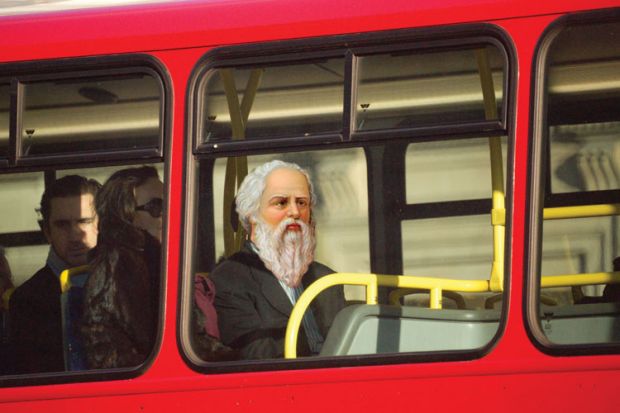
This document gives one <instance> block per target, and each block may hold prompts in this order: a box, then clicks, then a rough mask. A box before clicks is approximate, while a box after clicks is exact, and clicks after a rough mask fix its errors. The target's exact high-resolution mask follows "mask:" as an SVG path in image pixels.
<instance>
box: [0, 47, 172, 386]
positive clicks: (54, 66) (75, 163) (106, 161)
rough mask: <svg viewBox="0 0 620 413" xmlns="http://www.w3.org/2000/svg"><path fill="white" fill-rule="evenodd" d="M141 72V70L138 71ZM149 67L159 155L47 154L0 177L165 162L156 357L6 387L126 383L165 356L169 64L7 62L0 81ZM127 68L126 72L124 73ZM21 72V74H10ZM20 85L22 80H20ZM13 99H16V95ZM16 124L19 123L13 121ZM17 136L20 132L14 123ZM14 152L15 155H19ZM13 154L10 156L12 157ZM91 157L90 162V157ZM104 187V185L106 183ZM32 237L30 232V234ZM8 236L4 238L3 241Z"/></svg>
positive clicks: (148, 59) (137, 58)
mask: <svg viewBox="0 0 620 413" xmlns="http://www.w3.org/2000/svg"><path fill="white" fill-rule="evenodd" d="M136 68H140V69H141V70H138V71H137V72H136V70H133V72H132V69H136ZM147 68H148V70H149V72H152V74H153V75H154V77H155V79H156V80H157V81H158V83H159V85H160V88H161V89H160V91H161V105H160V120H161V123H160V127H159V135H160V139H159V148H158V149H157V150H156V151H152V150H151V151H144V150H129V149H128V150H123V151H93V152H92V153H87V154H80V155H79V156H45V157H43V156H42V157H39V158H37V159H36V161H34V162H25V163H21V162H20V163H15V162H13V163H9V162H7V163H6V164H0V173H2V174H4V173H6V174H13V173H22V172H40V173H42V174H44V176H45V181H46V185H48V180H50V179H52V178H54V177H55V172H56V171H59V170H64V169H76V168H87V169H96V168H98V167H103V166H119V167H120V166H123V165H126V166H131V165H152V164H158V163H162V164H163V176H162V177H161V179H162V181H163V182H164V194H163V196H164V205H163V212H162V216H163V217H164V219H163V226H162V242H161V248H162V253H161V261H160V264H161V272H160V281H159V289H160V290H159V297H158V303H159V304H158V314H157V335H156V338H155V341H154V344H153V349H152V350H151V353H150V354H149V356H148V357H147V358H146V360H145V361H144V362H143V363H141V364H139V365H137V366H133V367H123V368H115V369H89V370H83V371H59V372H51V373H32V374H11V375H0V386H2V387H21V386H32V385H44V384H65V383H86V382H94V381H102V380H123V379H131V378H136V377H139V376H141V375H143V374H144V373H145V372H146V371H147V370H148V369H149V368H150V367H151V366H152V365H153V363H154V361H155V359H156V357H157V354H158V353H159V352H160V349H161V345H162V341H163V335H164V334H163V332H164V328H163V327H164V321H165V307H166V306H165V297H166V290H167V279H168V271H167V268H168V254H167V245H168V228H169V209H168V201H169V200H170V186H169V184H168V183H169V182H170V175H171V162H170V159H171V156H170V151H171V146H172V145H171V144H170V142H171V139H172V125H171V122H172V108H173V100H172V81H171V79H170V75H169V73H168V70H167V69H166V67H165V65H164V64H163V63H162V62H160V61H159V60H158V59H157V58H156V57H154V56H151V55H147V54H128V55H114V56H106V55H102V56H93V57H87V58H71V59H60V60H50V61H45V62H39V61H33V62H26V63H7V64H2V65H0V78H4V77H5V74H9V75H6V77H9V78H13V79H14V78H16V77H19V78H21V77H22V75H21V73H24V75H23V77H24V78H25V77H26V76H27V77H28V79H33V78H36V79H37V80H46V79H50V78H52V77H54V76H56V75H58V76H59V77H61V78H65V77H67V76H70V75H71V74H84V73H94V72H97V73H101V74H109V73H123V72H125V73H126V72H127V71H129V72H131V73H140V72H144V71H145V70H146V69H147ZM124 69H125V70H124ZM12 73H15V74H16V75H15V76H10V74H12ZM15 81H16V80H15ZM12 98H13V97H12ZM14 107H15V106H12V107H11V116H12V117H13V116H17V115H18V112H19V111H16V110H14ZM11 122H13V119H11ZM10 128H11V134H14V132H15V128H14V127H13V123H11V126H10ZM14 138H15V136H11V137H10V139H9V140H10V141H11V140H12V141H13V142H15V139H14ZM13 153H14V152H13ZM9 155H10V154H9ZM85 158H87V159H85ZM102 184H103V182H102ZM28 234H30V233H28ZM0 238H2V237H0ZM28 239H29V240H31V241H36V240H42V238H41V236H35V235H31V236H29V238H28Z"/></svg>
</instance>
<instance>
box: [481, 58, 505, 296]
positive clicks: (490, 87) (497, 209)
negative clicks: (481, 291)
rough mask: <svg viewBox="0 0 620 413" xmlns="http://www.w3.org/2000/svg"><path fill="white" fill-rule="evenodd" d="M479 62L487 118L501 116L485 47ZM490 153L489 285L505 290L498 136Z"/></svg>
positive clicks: (490, 146) (503, 227)
mask: <svg viewBox="0 0 620 413" xmlns="http://www.w3.org/2000/svg"><path fill="white" fill-rule="evenodd" d="M476 61H477V63H478V72H479V74H480V86H481V88H482V98H483V101H484V115H485V118H486V119H487V120H494V119H498V116H497V101H496V98H495V85H494V84H493V72H492V70H491V65H490V64H489V58H488V56H487V50H486V49H477V50H476ZM489 153H490V156H491V188H492V202H493V206H492V209H491V225H492V226H493V265H492V266H491V277H490V287H491V290H492V291H498V292H499V291H503V289H504V242H505V241H504V238H505V236H506V206H505V195H504V166H503V164H504V162H503V159H502V141H501V138H499V137H490V138H489Z"/></svg>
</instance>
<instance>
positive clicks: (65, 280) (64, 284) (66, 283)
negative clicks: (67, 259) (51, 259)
mask: <svg viewBox="0 0 620 413" xmlns="http://www.w3.org/2000/svg"><path fill="white" fill-rule="evenodd" d="M88 268H89V266H88V265H80V266H79V267H73V268H67V269H66V270H64V271H63V272H61V273H60V291H61V292H63V293H64V292H67V290H69V288H71V277H73V276H74V275H77V274H82V273H84V272H87V271H88Z"/></svg>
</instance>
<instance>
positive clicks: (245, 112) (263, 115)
mask: <svg viewBox="0 0 620 413" xmlns="http://www.w3.org/2000/svg"><path fill="white" fill-rule="evenodd" d="M203 88H204V90H203V93H204V97H203V100H202V102H203V104H204V110H205V112H204V116H203V117H202V119H203V123H202V124H201V126H202V129H201V132H200V135H199V136H201V141H216V142H217V141H221V140H225V139H230V138H231V137H232V139H258V138H273V137H280V136H282V137H286V136H296V135H297V136H298V135H302V136H303V135H306V136H307V135H315V134H321V133H329V132H332V133H334V132H336V133H337V132H339V131H340V130H341V129H342V116H341V113H342V100H343V92H344V59H342V58H338V59H325V60H320V61H316V62H312V63H305V64H294V65H281V66H268V67H249V68H246V67H243V68H220V69H218V70H214V71H212V72H210V74H209V76H208V79H205V81H204V83H203ZM232 96H235V98H237V97H238V101H239V103H241V107H240V108H239V109H240V112H239V114H240V116H246V117H247V119H246V120H244V125H245V128H243V129H241V128H237V124H236V121H235V114H236V112H235V111H233V112H232V113H233V116H231V115H230V113H231V112H229V104H230V103H229V102H228V100H227V99H228V98H230V97H232ZM250 108H251V109H250ZM275 119H277V121H276V122H273V120H275Z"/></svg>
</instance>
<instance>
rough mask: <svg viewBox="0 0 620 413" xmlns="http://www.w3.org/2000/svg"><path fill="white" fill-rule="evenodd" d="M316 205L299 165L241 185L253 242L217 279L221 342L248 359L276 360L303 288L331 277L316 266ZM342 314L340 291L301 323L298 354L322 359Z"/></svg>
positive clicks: (239, 200)
mask: <svg viewBox="0 0 620 413" xmlns="http://www.w3.org/2000/svg"><path fill="white" fill-rule="evenodd" d="M315 201H316V197H315V195H314V191H313V188H312V183H311V181H310V178H309V176H308V174H307V173H306V171H305V170H303V169H301V168H300V167H299V166H298V165H295V164H291V163H285V162H282V161H272V162H269V163H267V164H264V165H262V166H260V167H259V168H257V169H255V170H254V171H252V173H250V174H249V175H248V176H247V177H246V179H245V180H244V181H243V183H242V184H241V186H240V188H239V192H238V194H237V197H236V207H237V212H238V214H239V219H240V221H241V223H242V225H243V226H244V228H245V229H246V231H247V232H248V234H249V238H250V239H249V240H248V241H246V243H245V245H244V246H243V249H242V250H241V251H239V252H238V253H236V254H233V255H232V256H231V257H229V258H228V259H226V260H224V261H223V262H221V263H220V264H219V265H218V266H217V267H216V268H215V269H214V271H213V272H212V274H211V279H212V280H213V282H214V284H215V291H216V293H215V308H216V310H217V313H218V323H219V328H220V334H221V339H222V341H223V342H224V344H226V345H228V346H231V347H233V348H235V349H237V350H238V351H239V354H240V356H241V358H244V359H266V358H279V357H282V356H283V354H284V333H285V330H286V325H287V323H288V319H289V316H290V314H291V311H292V309H293V305H294V304H295V302H296V301H297V298H298V297H299V296H300V295H301V293H302V292H303V289H304V287H307V286H308V285H310V284H311V283H312V282H313V281H315V280H317V279H318V278H320V277H322V276H323V275H326V274H331V273H333V272H334V271H333V270H331V269H329V268H328V267H326V266H324V265H322V264H319V263H317V262H315V261H314V248H315V237H314V221H313V219H312V206H313V205H314V203H315ZM343 306H344V293H343V289H342V286H337V287H332V288H330V289H328V290H326V291H324V292H323V293H322V294H320V295H319V297H317V299H316V300H315V301H314V302H313V304H312V305H311V308H310V309H309V310H308V311H307V312H306V314H305V316H304V318H303V323H302V325H303V328H302V329H301V331H300V340H299V341H300V343H299V348H298V354H299V355H302V356H308V355H316V354H318V353H319V351H320V349H321V346H322V344H323V341H324V339H325V336H326V334H327V332H328V331H329V327H330V326H331V323H332V321H333V319H334V317H335V316H336V314H337V313H338V311H340V309H342V308H343Z"/></svg>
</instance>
